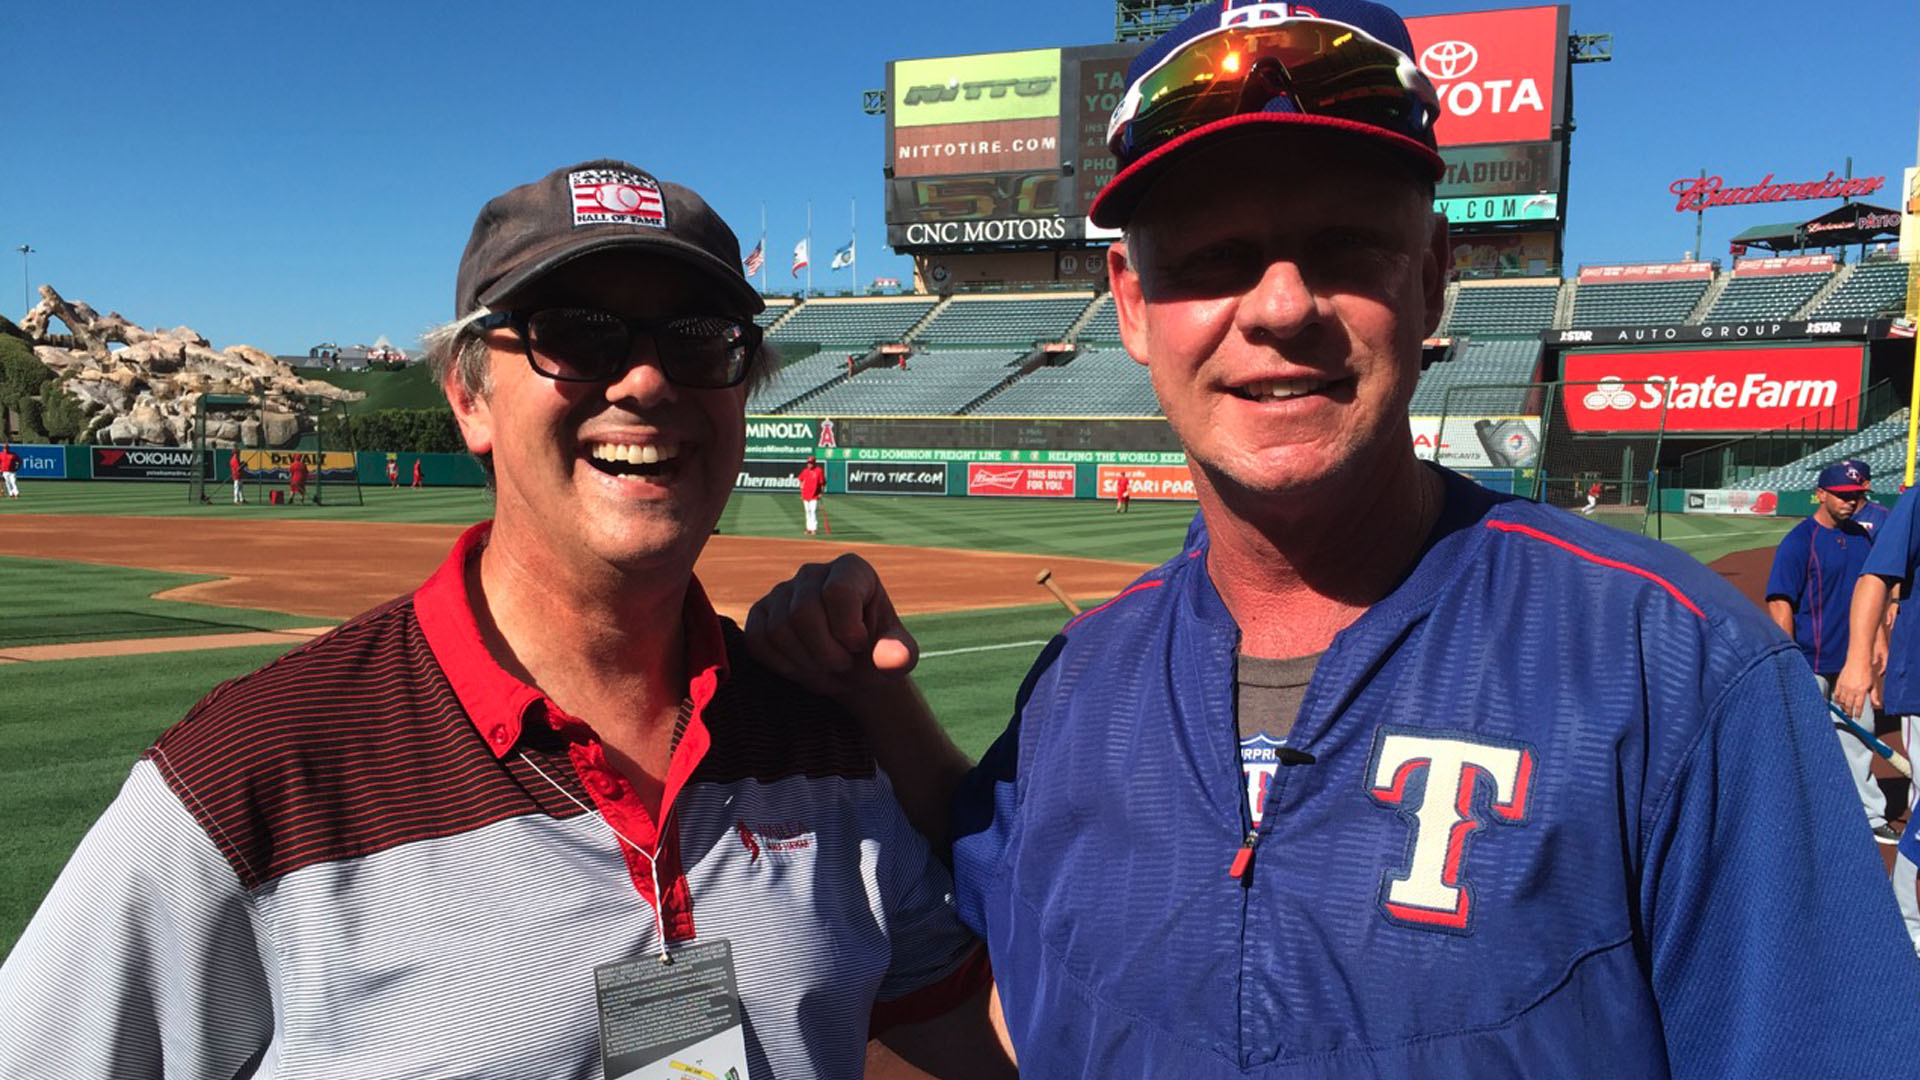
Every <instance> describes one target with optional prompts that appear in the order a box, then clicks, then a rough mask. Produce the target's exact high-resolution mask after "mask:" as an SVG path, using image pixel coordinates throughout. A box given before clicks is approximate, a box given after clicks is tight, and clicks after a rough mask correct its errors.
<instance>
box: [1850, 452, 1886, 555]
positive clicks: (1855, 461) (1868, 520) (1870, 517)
mask: <svg viewBox="0 0 1920 1080" xmlns="http://www.w3.org/2000/svg"><path fill="white" fill-rule="evenodd" d="M1840 464H1842V465H1845V466H1847V467H1848V468H1851V469H1853V470H1854V471H1855V472H1857V473H1859V474H1860V482H1861V483H1863V484H1865V485H1867V492H1868V495H1867V500H1866V501H1865V502H1863V503H1861V504H1860V509H1858V510H1855V511H1854V512H1853V520H1854V521H1855V522H1857V523H1858V524H1859V526H1860V527H1861V528H1863V529H1865V530H1867V532H1869V533H1871V534H1873V535H1875V536H1878V535H1879V534H1880V526H1882V525H1885V524H1886V523H1887V513H1888V511H1887V508H1886V507H1884V506H1881V505H1880V504H1879V503H1877V502H1874V501H1873V495H1872V492H1873V466H1871V465H1869V464H1867V463H1866V462H1865V461H1863V460H1861V459H1860V458H1848V459H1847V460H1845V461H1843V462H1841V463H1840Z"/></svg>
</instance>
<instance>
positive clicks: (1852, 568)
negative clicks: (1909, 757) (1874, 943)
mask: <svg viewBox="0 0 1920 1080" xmlns="http://www.w3.org/2000/svg"><path fill="white" fill-rule="evenodd" d="M1815 483H1816V486H1815V488H1814V492H1813V497H1814V503H1815V509H1814V512H1813V513H1812V514H1811V515H1809V516H1808V517H1807V518H1806V519H1805V520H1803V521H1801V522H1800V523H1799V524H1798V525H1795V526H1794V527H1793V529H1792V530H1791V531H1789V532H1788V533H1787V535H1786V536H1784V537H1782V538H1781V539H1780V546H1779V547H1777V548H1775V549H1774V552H1773V568H1772V570H1771V571H1769V572H1768V574H1767V614H1768V615H1769V616H1771V617H1772V619H1773V621H1774V623H1775V625H1777V626H1779V627H1780V629H1781V631H1782V632H1783V633H1785V634H1786V635H1787V636H1788V637H1790V638H1792V639H1793V640H1794V644H1796V645H1799V646H1800V652H1801V655H1803V656H1805V657H1806V658H1807V664H1808V665H1809V666H1811V667H1812V668H1813V673H1814V677H1815V678H1817V679H1818V680H1819V683H1820V692H1821V694H1823V695H1830V694H1831V692H1832V690H1833V680H1834V679H1835V677H1837V676H1838V675H1839V674H1840V669H1841V668H1843V667H1845V666H1846V661H1847V639H1848V632H1847V625H1848V623H1847V620H1848V613H1849V610H1850V608H1851V605H1852V603H1853V588H1854V582H1856V581H1858V580H1859V579H1860V570H1861V567H1863V566H1865V565H1866V562H1867V553H1868V552H1869V551H1871V550H1872V548H1873V537H1872V535H1871V534H1869V533H1868V531H1867V530H1866V529H1865V528H1863V527H1862V526H1861V525H1860V524H1859V523H1858V522H1856V521H1855V520H1854V517H1855V514H1856V513H1857V512H1858V511H1859V509H1860V508H1861V507H1862V506H1864V505H1865V504H1866V501H1867V483H1866V478H1865V477H1864V476H1862V475H1861V470H1860V468H1859V467H1858V466H1857V465H1856V464H1855V463H1854V462H1851V461H1843V462H1840V463H1839V464H1837V465H1829V466H1827V467H1826V468H1824V469H1822V470H1820V476H1819V478H1818V480H1817V481H1816V482H1815ZM1874 635H1875V636H1876V637H1877V636H1878V635H1879V630H1878V629H1877V628H1876V629H1875V630H1874ZM1854 716H1855V718H1856V719H1857V720H1858V721H1859V722H1860V724H1861V726H1863V727H1864V728H1866V729H1867V730H1868V731H1872V730H1873V727H1874V717H1873V706H1872V705H1871V704H1868V705H1865V706H1862V708H1861V709H1860V710H1857V711H1856V712H1855V714H1854ZM1835 726H1836V730H1837V732H1838V735H1839V737H1840V746H1841V749H1842V750H1843V751H1845V753H1846V757H1847V770H1848V772H1850V773H1851V774H1852V776H1853V786H1854V790H1855V791H1857V792H1858V793H1859V795H1860V805H1861V806H1862V807H1864V808H1865V809H1866V812H1867V826H1868V828H1870V829H1871V830H1872V831H1873V837H1874V839H1875V840H1878V841H1879V842H1880V843H1883V844H1894V843H1898V842H1899V840H1900V834H1899V833H1898V832H1895V831H1894V829H1893V827H1892V826H1891V825H1888V824H1887V796H1886V792H1884V791H1882V790H1880V783H1879V781H1877V780H1875V779H1874V778H1873V756H1874V755H1873V751H1871V750H1869V749H1867V745H1866V744H1865V743H1864V742H1862V741H1860V739H1859V738H1858V737H1856V736H1855V735H1854V734H1853V733H1851V732H1849V731H1847V730H1846V729H1845V728H1843V727H1839V725H1835Z"/></svg>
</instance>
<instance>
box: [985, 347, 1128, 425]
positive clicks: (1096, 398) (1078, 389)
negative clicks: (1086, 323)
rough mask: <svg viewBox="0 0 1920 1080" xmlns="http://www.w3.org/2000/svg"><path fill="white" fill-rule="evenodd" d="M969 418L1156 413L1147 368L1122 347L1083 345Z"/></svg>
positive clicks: (996, 397)
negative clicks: (1063, 361)
mask: <svg viewBox="0 0 1920 1080" xmlns="http://www.w3.org/2000/svg"><path fill="white" fill-rule="evenodd" d="M971 415H974V416H1159V415H1160V403H1159V401H1158V400H1156V399H1155V398H1154V396H1153V386H1152V384H1151V383H1149V382H1148V381H1147V369H1146V368H1145V367H1143V366H1142V365H1140V364H1137V363H1135V362H1134V360H1133V357H1131V356H1129V355H1127V352H1126V350H1124V349H1118V348H1112V347H1108V348H1087V349H1083V350H1082V351H1081V352H1080V354H1079V355H1078V356H1075V357H1074V358H1073V360H1072V362H1070V363H1067V364H1062V365H1060V366H1059V367H1043V368H1039V369H1037V370H1034V371H1031V372H1029V373H1027V374H1026V375H1023V376H1021V378H1020V379H1019V381H1017V382H1015V383H1013V384H1012V385H1011V386H1009V387H1007V388H1006V389H1005V390H1002V391H1001V392H1000V393H998V394H995V395H994V396H992V397H990V398H988V399H987V400H986V401H985V402H983V403H982V404H981V405H980V406H979V407H978V408H976V409H974V410H973V411H972V414H971Z"/></svg>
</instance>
